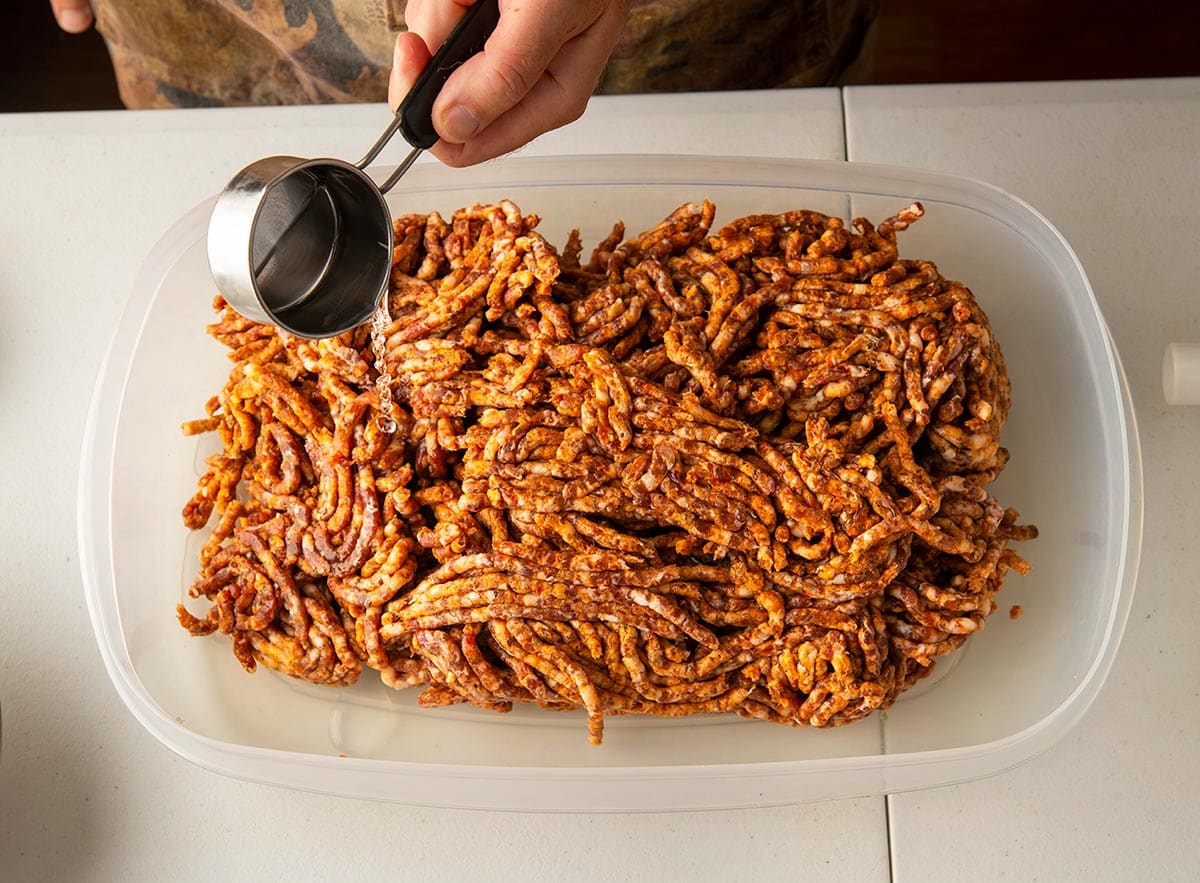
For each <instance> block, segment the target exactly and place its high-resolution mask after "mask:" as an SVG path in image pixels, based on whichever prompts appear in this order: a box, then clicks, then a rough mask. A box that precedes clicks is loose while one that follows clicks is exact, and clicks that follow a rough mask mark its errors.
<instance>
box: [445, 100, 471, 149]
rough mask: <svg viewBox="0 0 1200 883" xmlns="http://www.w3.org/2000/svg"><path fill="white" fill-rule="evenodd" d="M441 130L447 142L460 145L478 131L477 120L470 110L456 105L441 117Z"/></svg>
mask: <svg viewBox="0 0 1200 883" xmlns="http://www.w3.org/2000/svg"><path fill="white" fill-rule="evenodd" d="M442 129H443V132H442V134H443V135H444V136H445V138H446V140H447V141H451V142H453V143H455V144H462V143H463V142H464V141H466V140H467V139H468V138H470V137H471V136H472V135H474V134H475V133H476V132H478V131H479V120H478V119H477V118H476V117H475V114H473V113H471V111H470V110H468V109H467V108H465V107H463V106H462V105H461V104H456V105H454V106H453V107H452V108H450V109H449V110H448V111H446V113H445V115H443V117H442Z"/></svg>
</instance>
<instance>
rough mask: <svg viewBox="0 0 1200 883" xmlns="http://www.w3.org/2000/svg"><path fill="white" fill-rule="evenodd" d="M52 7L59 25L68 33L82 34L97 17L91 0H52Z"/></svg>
mask: <svg viewBox="0 0 1200 883" xmlns="http://www.w3.org/2000/svg"><path fill="white" fill-rule="evenodd" d="M50 9H51V10H52V11H53V12H54V20H55V21H56V22H58V26H59V27H60V28H62V29H63V30H64V31H66V32H67V33H68V34H82V33H83V32H84V31H86V30H87V29H88V28H90V27H91V26H92V21H93V20H94V19H95V15H94V14H93V13H92V4H91V3H90V2H89V0H50Z"/></svg>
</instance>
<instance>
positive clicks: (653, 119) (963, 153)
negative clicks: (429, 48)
mask: <svg viewBox="0 0 1200 883" xmlns="http://www.w3.org/2000/svg"><path fill="white" fill-rule="evenodd" d="M386 118H387V117H386V110H385V109H382V108H380V107H378V106H343V107H324V108H282V109H279V108H277V109H261V110H255V109H247V110H205V111H155V112H141V113H133V112H113V113H87V114H43V115H10V116H4V117H0V163H2V166H3V168H4V169H5V170H6V181H5V196H6V200H5V208H6V211H5V212H3V214H2V215H0V242H2V243H3V257H2V259H0V306H3V310H4V330H3V341H2V343H0V408H2V413H3V414H4V419H5V432H3V433H0V456H2V457H3V461H4V462H5V463H6V465H7V467H8V468H7V470H6V473H5V474H6V485H5V490H6V497H7V499H6V503H7V505H5V506H4V521H3V532H2V533H0V537H2V539H0V562H2V563H3V565H4V568H3V573H4V577H5V583H6V585H5V587H4V590H3V592H2V593H0V597H2V598H3V599H4V602H5V603H4V607H3V611H2V612H0V709H2V710H3V749H2V752H0V877H3V878H4V879H14V880H18V879H19V880H32V879H48V880H61V879H96V880H141V879H196V880H208V879H223V878H227V877H231V876H232V875H233V874H235V873H239V874H241V875H244V876H247V877H249V878H251V879H272V878H276V877H280V876H285V875H286V876H289V877H293V878H296V879H339V880H340V879H357V878H360V877H361V878H374V877H376V876H377V875H378V874H379V873H380V871H381V870H384V869H387V870H388V872H389V873H390V874H391V875H393V876H400V877H402V878H412V879H430V880H432V879H439V880H440V879H461V878H462V877H464V876H465V875H466V874H467V873H469V872H470V871H473V870H474V871H478V870H483V871H484V872H485V873H486V875H487V876H488V878H489V879H505V880H507V879H513V880H516V879H522V880H531V879H532V880H537V879H558V878H564V879H566V878H572V879H576V878H582V879H596V880H600V879H604V880H610V879H647V880H655V879H683V878H694V879H715V878H724V879H729V878H732V879H747V878H757V879H764V880H773V879H780V880H783V879H794V878H796V877H797V876H800V877H803V878H815V879H846V880H882V879H885V878H886V877H887V876H888V874H889V871H890V873H892V874H894V875H895V876H897V877H901V878H904V877H907V878H912V879H917V878H920V879H955V878H962V877H963V876H971V877H975V878H989V879H990V878H995V877H999V876H1012V877H1016V878H1018V879H1027V878H1032V877H1042V878H1046V879H1062V878H1064V877H1074V878H1076V879H1098V878H1127V877H1130V876H1134V875H1140V874H1146V875H1151V874H1153V875H1155V876H1158V877H1161V878H1185V877H1188V876H1190V873H1191V869H1194V868H1195V867H1196V866H1197V865H1198V864H1200V838H1197V837H1196V836H1195V834H1196V833H1197V832H1196V827H1197V826H1196V823H1195V814H1194V812H1191V811H1190V810H1189V809H1187V807H1188V806H1189V803H1190V798H1191V797H1192V795H1193V793H1194V792H1195V790H1196V786H1197V785H1200V762H1198V761H1197V760H1196V754H1195V752H1193V751H1192V750H1191V747H1190V743H1191V737H1192V734H1193V733H1194V732H1196V730H1197V729H1198V728H1200V702H1197V694H1196V687H1195V685H1196V683H1198V682H1200V654H1197V653H1196V651H1195V650H1194V648H1193V646H1192V645H1193V640H1192V638H1193V636H1194V635H1195V634H1196V633H1197V632H1198V630H1200V613H1198V612H1197V609H1196V607H1195V606H1193V605H1192V604H1191V603H1190V597H1189V596H1190V594H1191V591H1192V590H1194V589H1195V587H1196V583H1197V577H1196V576H1195V574H1196V573H1198V572H1200V566H1198V565H1200V544H1197V543H1196V542H1195V539H1196V534H1197V528H1196V519H1195V516H1194V515H1193V514H1191V510H1190V509H1189V508H1188V507H1186V505H1185V501H1191V500H1193V499H1196V498H1197V496H1198V492H1200V467H1197V466H1196V465H1195V463H1194V461H1193V460H1192V459H1191V458H1190V454H1191V448H1190V445H1189V444H1188V442H1189V441H1190V440H1191V439H1192V438H1194V437H1195V436H1196V434H1197V432H1198V431H1200V409H1180V408H1176V409H1169V408H1167V407H1166V406H1165V404H1164V403H1163V401H1162V393H1161V387H1160V385H1159V383H1158V370H1159V364H1160V360H1161V356H1162V348H1163V346H1164V345H1165V344H1166V343H1167V342H1168V341H1170V340H1192V341H1200V301H1197V300H1196V297H1195V284H1196V282H1195V280H1196V279H1197V278H1200V276H1198V274H1197V270H1198V269H1200V259H1198V258H1197V257H1196V255H1197V254H1198V253H1200V252H1198V250H1197V249H1196V245H1195V242H1196V234H1195V226H1194V221H1193V211H1194V206H1196V205H1197V204H1200V175H1198V174H1197V173H1198V172H1200V161H1198V160H1197V159H1196V152H1195V148H1194V145H1195V144H1197V143H1200V81H1197V80H1182V81H1142V82H1131V83H1116V84H1113V83H1090V84H1061V85H1060V84H1051V85H1046V84H1026V85H1013V86H971V87H887V88H866V87H864V88H852V89H847V90H845V91H844V92H839V91H837V90H812V91H780V92H764V93H740V94H729V93H726V94H707V95H691V96H641V97H621V98H616V97H614V98H608V97H604V98H598V99H596V100H594V101H593V103H592V106H591V108H590V109H589V111H588V113H587V114H586V115H585V116H584V118H583V119H582V120H580V121H579V122H578V123H576V124H575V125H573V126H571V127H569V128H567V129H565V130H561V131H559V132H556V133H552V134H550V135H548V136H546V137H544V138H543V139H541V140H539V141H538V142H536V143H535V144H534V145H530V146H529V147H527V148H526V149H525V151H524V152H525V153H530V154H537V153H545V154H555V153H581V152H583V153H606V152H680V151H683V152H688V153H697V154H734V155H736V154H747V155H759V156H785V157H786V156H803V157H817V158H845V157H848V158H849V159H852V160H870V161H879V162H887V163H893V164H901V165H912V166H919V167H924V168H928V169H931V170H935V171H950V172H956V173H959V174H965V175H969V176H972V177H976V178H981V179H984V180H988V181H991V182H993V183H996V184H999V185H1001V186H1003V187H1006V188H1007V189H1009V190H1011V191H1012V192H1014V193H1016V194H1018V195H1020V196H1021V197H1023V198H1024V199H1026V200H1027V201H1029V202H1030V203H1032V204H1033V205H1034V206H1035V207H1036V208H1038V209H1040V210H1041V211H1042V212H1044V213H1045V214H1046V215H1047V216H1048V217H1049V218H1050V220H1051V221H1052V222H1053V223H1055V224H1056V225H1057V226H1058V227H1059V229H1060V230H1062V231H1063V233H1064V234H1065V235H1066V237H1067V239H1068V240H1069V241H1070V242H1071V243H1072V244H1073V246H1074V247H1075V249H1076V251H1077V252H1078V253H1079V255H1080V257H1081V259H1082V261H1083V263H1084V266H1085V268H1086V269H1087V272H1088V274H1089V276H1090V278H1091V281H1092V284H1093V287H1094V288H1095V290H1096V293H1097V297H1098V298H1099V300H1100V303H1101V306H1102V307H1103V309H1104V311H1105V315H1106V317H1107V319H1108V321H1109V324H1110V327H1111V329H1112V332H1113V335H1114V337H1115V339H1116V342H1117V345H1118V348H1119V350H1120V353H1121V356H1122V358H1123V360H1124V363H1125V368H1126V370H1127V372H1128V373H1129V378H1130V384H1131V387H1132V390H1133V395H1134V398H1135V402H1136V405H1137V409H1138V418H1139V426H1140V428H1141V433H1142V444H1143V453H1144V458H1145V463H1146V472H1145V474H1146V500H1147V502H1146V530H1145V541H1144V549H1143V556H1142V569H1141V577H1140V579H1139V585H1138V589H1137V594H1136V597H1135V600H1134V609H1133V613H1132V615H1131V618H1130V622H1129V626H1128V629H1127V631H1126V634H1125V639H1124V643H1123V645H1122V649H1121V652H1120V655H1119V656H1118V659H1117V662H1116V665H1115V668H1114V670H1113V672H1112V674H1111V675H1110V678H1109V681H1108V684H1107V686H1106V687H1105V689H1104V691H1103V692H1102V693H1101V695H1100V698H1099V699H1098V701H1097V702H1096V704H1095V705H1094V706H1093V708H1092V709H1091V711H1090V712H1089V713H1088V714H1087V716H1086V717H1085V718H1084V720H1083V721H1082V722H1081V723H1080V724H1079V725H1078V726H1077V727H1076V728H1075V729H1074V730H1073V731H1072V732H1071V733H1070V734H1069V735H1068V736H1067V737H1066V738H1065V739H1063V740H1062V741H1061V742H1060V743H1058V744H1057V745H1056V746H1054V747H1053V748H1052V749H1051V750H1050V751H1048V752H1047V753H1045V754H1043V755H1041V756H1040V757H1038V758H1035V759H1034V760H1033V761H1031V762H1029V763H1027V764H1025V765H1024V766H1022V767H1020V768H1018V769H1016V770H1013V771H1010V772H1008V773H1004V774H1002V775H999V776H997V777H994V778H992V779H988V780H985V781H983V782H977V783H971V784H965V785H958V786H954V787H948V788H941V789H936V790H931V791H925V792H919V793H912V794H904V795H894V796H891V797H888V798H867V799H858V800H843V801H834V802H827V803H818V804H808V805H802V806H795V807H778V808H765V809H756V810H738V811H726V812H713V813H679V814H667V813H664V814H650V815H644V814H639V815H530V814H516V813H485V812H462V811H453V810H444V809H426V808H414V807H406V806H399V805H390V804H376V803H368V802H360V801H354V800H347V799H341V798H333V797H325V796H322V795H317V794H308V793H301V792H293V791H286V790H282V789H277V788H272V787H268V786H262V785H256V784H250V783H244V782H240V781H235V780H232V779H228V778H225V777H222V776H220V775H217V774H214V773H211V772H208V771H206V770H203V769H201V768H199V767H196V766H194V765H192V764H190V763H188V762H187V761H185V760H182V759H180V758H179V757H176V756H175V755H174V754H172V753H171V752H170V751H168V750H167V749H166V748H164V747H162V746H161V745H160V744H159V743H158V742H156V741H155V740H154V739H153V738H152V737H151V736H150V735H149V734H147V733H146V732H145V731H144V730H143V729H142V728H141V727H140V726H139V724H138V723H137V722H136V721H135V720H134V718H133V717H132V716H131V715H130V714H129V713H128V711H127V710H126V709H125V707H124V706H123V705H122V703H121V701H120V700H119V699H118V697H117V695H116V693H115V692H114V690H113V688H112V686H111V684H110V683H109V681H108V677H107V675H106V673H105V670H104V668H103V665H102V663H101V659H100V656H99V653H98V651H97V648H96V646H95V641H94V639H93V637H92V631H91V624H90V622H89V620H88V616H87V612H86V608H85V605H84V598H83V591H82V587H81V581H80V575H79V568H78V562H77V556H76V540H75V494H76V480H77V477H76V467H75V464H76V462H77V458H78V454H79V449H80V444H81V436H82V431H83V425H84V419H85V414H86V410H87V404H88V400H89V398H90V395H91V391H92V386H93V383H94V380H95V377H96V375H97V372H98V371H99V367H100V364H101V360H102V357H103V353H104V350H105V347H106V345H107V342H108V338H109V335H110V333H111V331H112V329H113V328H114V326H115V324H116V322H117V318H118V316H119V314H120V310H121V307H122V305H123V303H124V301H125V298H126V296H127V293H128V291H129V288H130V285H131V283H132V280H133V278H134V276H135V274H136V272H137V269H138V267H139V266H140V264H141V262H142V260H143V259H144V257H145V256H146V254H147V253H148V252H149V251H150V249H151V247H152V246H153V244H154V242H155V241H156V240H157V238H158V237H159V236H160V235H161V233H162V232H163V231H164V230H165V229H166V228H167V227H168V226H169V225H170V224H171V223H172V222H174V221H175V220H176V219H177V218H179V217H180V216H181V215H183V214H184V213H185V212H186V211H187V210H188V209H190V208H191V207H192V206H194V205H195V204H197V203H199V202H200V201H202V200H203V199H205V198H207V197H208V196H210V195H211V194H212V193H214V192H216V191H217V190H218V189H219V188H220V187H221V186H222V185H223V184H224V183H225V181H226V180H227V179H228V177H229V176H230V173H231V171H233V170H235V169H236V168H238V167H240V166H241V165H243V164H244V163H245V162H246V161H247V160H248V159H251V158H254V157H258V156H262V155H267V154H273V153H293V154H300V155H339V154H345V153H360V152H361V151H362V150H363V149H365V147H366V146H367V145H368V144H369V143H370V142H371V141H372V140H373V139H374V137H375V135H376V134H377V132H378V130H380V129H381V128H382V125H383V123H384V122H386ZM680 145H684V146H682V147H681V146H680ZM61 464H67V465H66V467H65V468H64V467H63V466H62V465H61ZM968 868H971V869H974V870H973V872H969V871H967V870H966V869H968Z"/></svg>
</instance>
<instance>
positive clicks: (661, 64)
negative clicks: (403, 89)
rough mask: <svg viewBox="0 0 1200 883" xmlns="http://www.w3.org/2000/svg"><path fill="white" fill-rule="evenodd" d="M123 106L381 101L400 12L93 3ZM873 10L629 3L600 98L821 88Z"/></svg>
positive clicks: (329, 3)
mask: <svg viewBox="0 0 1200 883" xmlns="http://www.w3.org/2000/svg"><path fill="white" fill-rule="evenodd" d="M93 5H94V7H95V11H96V27H97V29H98V30H99V31H100V33H101V34H102V35H103V36H104V38H105V41H106V43H107V44H108V48H109V53H110V55H111V56H112V61H113V67H114V70H115V71H116V74H117V82H118V85H119V86H120V90H121V98H122V100H123V101H124V103H125V104H126V106H128V107H133V108H146V107H205V106H221V105H247V104H325V103H336V102H349V101H382V100H384V99H386V97H387V81H388V71H389V70H390V68H391V59H392V46H393V44H394V42H395V38H396V34H397V33H398V32H400V31H401V30H403V29H404V0H357V2H354V0H274V2H272V0H189V2H187V3H176V2H171V3H166V2H163V0H93ZM877 6H878V0H795V2H785V3H780V2H776V0H633V3H632V6H631V10H630V15H629V19H628V21H627V23H626V26H625V30H624V32H623V33H622V35H621V38H620V40H619V41H618V43H617V45H616V47H615V49H614V51H613V54H612V57H611V58H610V60H609V63H608V66H607V67H606V68H605V70H604V73H603V75H602V77H601V80H600V85H599V88H598V91H600V92H610V93H614V92H671V91H694V90H713V89H752V88H769V87H773V86H810V85H825V84H828V83H831V82H833V81H834V79H835V78H836V77H837V75H838V74H839V73H841V71H842V70H844V68H845V67H846V66H847V65H848V64H849V63H850V62H851V61H852V60H853V59H854V57H855V55H856V54H857V52H858V50H859V48H860V46H861V43H862V39H863V36H864V35H865V33H866V31H867V28H868V26H869V25H870V22H871V20H872V18H873V17H874V14H875V11H876V7H877Z"/></svg>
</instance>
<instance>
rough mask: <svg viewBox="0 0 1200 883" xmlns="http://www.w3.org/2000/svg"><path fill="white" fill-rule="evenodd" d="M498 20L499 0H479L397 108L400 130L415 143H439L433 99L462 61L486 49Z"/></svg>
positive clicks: (423, 146)
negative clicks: (484, 46) (488, 39)
mask: <svg viewBox="0 0 1200 883" xmlns="http://www.w3.org/2000/svg"><path fill="white" fill-rule="evenodd" d="M499 22H500V3H499V0H476V3H475V4H474V5H473V6H471V8H470V9H468V10H467V13H466V15H464V16H463V17H462V21H460V22H459V23H458V25H457V26H456V27H455V28H454V30H453V31H451V32H450V36H449V37H447V38H446V41H445V42H444V43H442V45H441V47H440V48H439V49H438V51H437V54H435V55H434V56H433V58H432V59H430V61H429V64H427V65H426V66H425V70H423V71H421V76H419V77H418V78H417V81H416V82H415V83H414V84H413V87H412V88H411V89H409V90H408V95H406V96H405V97H404V101H403V103H402V104H401V105H400V109H399V110H398V111H396V116H397V118H398V119H399V120H400V132H401V134H403V135H404V140H406V141H407V142H408V143H409V144H411V145H412V146H413V147H419V148H421V149H422V150H427V149H429V148H430V147H432V146H433V145H434V144H436V143H437V140H438V133H437V130H436V129H435V128H434V127H433V102H434V100H435V99H436V98H437V97H438V93H439V92H441V91H442V86H444V85H446V80H448V79H450V75H451V74H452V73H454V71H455V70H456V69H457V68H458V67H459V65H461V64H462V63H463V62H464V61H466V60H467V59H468V58H470V57H471V56H473V55H475V54H476V53H478V52H481V51H482V50H483V45H484V44H485V43H486V42H487V38H488V37H489V36H491V34H492V31H494V30H496V25H497V24H498V23H499Z"/></svg>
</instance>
